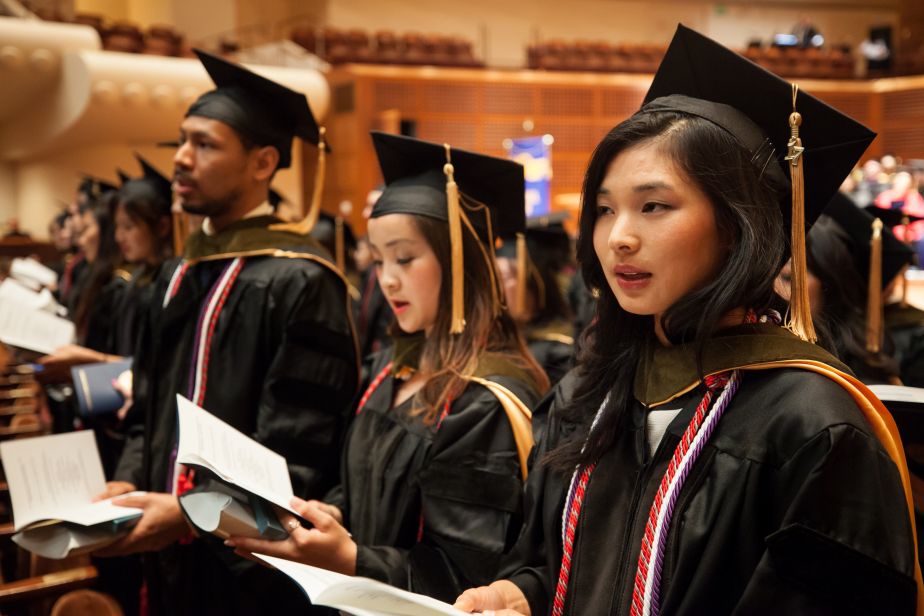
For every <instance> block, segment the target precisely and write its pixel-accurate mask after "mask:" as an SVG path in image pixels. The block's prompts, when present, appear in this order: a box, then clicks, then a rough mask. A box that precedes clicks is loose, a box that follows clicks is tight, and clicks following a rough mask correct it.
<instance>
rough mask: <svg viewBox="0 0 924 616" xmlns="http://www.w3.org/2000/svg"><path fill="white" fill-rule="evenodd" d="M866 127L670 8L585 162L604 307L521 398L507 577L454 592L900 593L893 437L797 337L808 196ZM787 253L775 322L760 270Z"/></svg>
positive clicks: (817, 606) (901, 504) (638, 601)
mask: <svg viewBox="0 0 924 616" xmlns="http://www.w3.org/2000/svg"><path fill="white" fill-rule="evenodd" d="M793 108H795V110H794V109H793ZM794 111H796V112H801V116H800V115H796V113H794ZM787 116H789V119H790V122H791V125H789V126H788V125H787ZM800 121H801V125H800ZM778 124H779V125H778ZM872 138H873V135H872V133H870V132H869V131H868V130H866V129H865V128H864V127H862V126H860V125H858V124H856V123H855V122H853V121H852V120H850V119H849V118H847V117H845V116H843V115H841V114H839V113H838V112H836V111H835V110H833V109H831V108H829V107H827V106H825V105H823V104H822V103H820V102H819V101H817V100H816V99H813V98H812V97H810V96H808V95H806V94H805V93H802V92H798V91H796V90H795V89H793V88H791V87H790V85H789V84H787V83H785V82H783V81H782V80H779V79H777V78H776V77H774V76H773V75H771V74H769V73H767V72H766V71H764V70H763V69H761V68H759V67H757V66H756V65H753V64H751V63H749V62H748V61H746V60H744V59H743V58H741V57H740V56H737V55H736V54H733V53H732V52H729V51H728V50H726V49H724V48H722V47H721V46H719V45H718V44H716V43H714V42H713V41H711V40H709V39H707V38H705V37H703V36H701V35H699V34H697V33H695V32H693V31H691V30H688V29H686V28H683V27H682V26H681V27H680V29H679V30H678V32H677V34H676V35H675V38H674V41H673V42H672V44H671V46H670V48H669V49H668V52H667V55H666V56H665V59H664V61H663V63H662V65H661V68H660V69H659V71H658V74H657V75H656V77H655V80H654V83H653V84H652V87H651V90H650V91H649V93H648V96H647V97H646V101H645V104H644V105H643V107H642V108H641V109H640V110H639V111H638V112H637V113H636V114H634V115H633V116H631V117H630V118H629V119H627V120H626V121H624V122H623V123H621V124H619V125H618V126H617V127H616V128H614V129H613V130H612V131H611V132H610V133H609V134H608V135H607V136H606V137H605V138H604V139H603V141H602V142H601V143H600V144H599V145H598V147H597V149H596V151H595V152H594V155H593V157H592V159H591V162H590V165H589V168H588V171H587V174H586V176H585V183H584V195H583V205H582V211H581V237H580V240H579V242H578V258H579V260H580V262H581V265H582V268H583V273H584V277H585V280H586V281H587V283H588V284H589V285H591V286H592V287H593V288H595V289H599V290H600V298H599V299H598V302H597V314H596V321H595V322H594V324H593V325H592V326H591V327H590V328H589V330H588V332H587V334H586V338H585V341H584V342H585V345H584V346H583V350H582V355H581V357H580V360H579V365H578V368H577V370H575V371H573V372H572V373H571V374H569V376H567V377H566V378H565V379H564V381H562V383H561V384H560V385H559V387H558V388H557V389H556V391H555V392H554V393H553V394H552V395H549V396H548V397H547V398H546V401H545V402H544V403H543V404H542V405H540V407H539V409H538V410H537V411H536V412H537V413H539V412H542V413H548V415H549V419H548V424H547V430H546V432H545V436H544V440H543V442H542V443H541V444H540V446H539V448H538V451H537V453H536V459H537V460H540V461H541V462H540V463H539V465H538V467H537V468H536V469H534V470H533V471H532V473H531V475H530V480H529V485H528V487H527V511H528V512H529V513H528V522H527V525H526V527H525V529H524V532H523V534H522V535H521V537H520V540H519V541H518V543H517V545H516V548H515V551H514V552H513V553H512V554H511V555H510V558H509V561H508V565H509V566H508V567H507V568H506V569H505V571H504V576H503V577H504V578H505V579H503V580H500V581H497V582H495V583H493V584H491V585H490V586H488V587H482V588H478V589H472V590H469V591H467V592H466V593H465V594H463V595H462V596H461V597H460V598H459V600H458V602H457V606H458V607H460V608H463V609H465V610H468V611H482V612H484V611H487V610H515V611H516V612H519V613H523V614H533V615H536V616H538V615H540V614H546V613H551V614H553V615H555V616H558V615H560V614H594V615H600V614H633V615H635V614H640V615H641V614H657V613H664V614H728V613H738V614H770V613H774V614H828V613H832V614H833V613H849V612H860V613H882V614H908V613H912V612H913V611H914V609H915V605H916V602H917V600H918V597H917V596H916V594H917V593H916V588H920V571H919V569H918V567H917V564H916V558H915V545H914V526H913V519H912V517H911V514H910V511H909V503H910V499H907V498H906V494H907V492H906V490H907V488H908V476H907V469H906V468H905V462H904V457H903V454H902V450H901V443H900V441H899V440H898V438H897V434H895V432H894V430H893V429H892V428H894V424H890V420H889V418H888V413H887V412H886V411H885V410H884V408H883V407H882V406H881V404H880V403H879V402H878V401H877V400H875V398H874V397H873V396H872V394H870V393H869V392H868V391H867V390H865V389H864V387H863V385H862V384H860V383H859V382H858V381H856V380H854V379H853V378H852V377H851V376H850V375H849V369H848V368H847V367H846V366H844V365H843V364H842V363H840V362H839V361H838V360H837V359H835V358H834V357H833V356H831V355H830V354H829V353H827V352H826V351H824V350H823V349H822V348H820V347H819V346H817V345H815V344H812V343H811V342H810V341H811V340H812V338H813V333H812V327H811V320H810V317H809V316H808V314H807V313H808V308H807V306H806V304H805V296H804V291H805V288H804V279H803V278H802V277H801V275H802V274H804V254H803V253H802V249H803V248H804V244H803V242H804V235H803V233H804V225H803V220H802V219H801V217H802V215H804V217H805V221H806V222H808V223H810V222H811V221H812V220H813V219H814V218H815V217H817V215H818V213H819V211H820V210H821V209H822V208H823V207H824V205H825V204H826V203H827V201H828V200H829V199H830V198H831V196H832V195H833V193H834V192H835V190H836V189H837V187H838V186H839V185H840V183H841V179H842V177H843V175H846V174H847V173H848V172H849V171H850V169H851V167H852V166H853V164H854V163H855V161H856V159H857V158H858V157H859V155H860V154H861V153H862V151H863V149H864V148H865V147H866V146H867V145H868V144H869V142H870V141H871V140H872ZM803 166H804V172H805V175H804V176H803V175H802V172H803ZM787 171H789V173H787ZM790 178H792V179H791V180H790ZM790 181H791V183H792V184H791V186H790ZM803 182H804V184H803ZM803 186H804V192H803V190H802V188H803ZM803 195H804V198H805V208H804V209H803V204H802V197H803ZM791 198H792V204H790V199H791ZM784 214H786V215H791V214H795V216H793V221H792V226H793V232H792V233H791V236H790V237H791V242H790V244H789V247H788V246H787V242H786V239H785V235H786V234H785V233H784V229H785V227H786V223H785V222H784ZM787 222H788V221H787ZM788 250H791V251H792V253H793V254H794V262H795V263H796V265H795V271H796V276H795V279H796V280H797V281H798V282H797V284H796V285H795V290H794V293H793V306H792V314H791V321H790V322H789V324H788V325H789V328H784V327H781V326H780V319H779V314H778V313H777V312H775V311H774V307H775V306H777V305H778V300H777V297H776V296H775V294H774V290H773V284H774V279H775V277H776V274H777V271H778V270H779V268H780V266H781V264H782V260H783V256H784V255H785V254H786V252H787V251H788ZM800 262H801V266H800ZM797 334H798V335H797Z"/></svg>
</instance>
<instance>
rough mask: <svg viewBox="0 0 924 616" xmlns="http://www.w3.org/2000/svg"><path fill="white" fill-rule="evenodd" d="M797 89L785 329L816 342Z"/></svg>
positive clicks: (791, 140) (790, 156) (790, 158)
mask: <svg viewBox="0 0 924 616" xmlns="http://www.w3.org/2000/svg"><path fill="white" fill-rule="evenodd" d="M798 94H799V86H797V85H796V84H793V86H792V110H793V111H792V113H791V114H789V129H790V137H789V143H788V144H787V147H788V152H787V155H786V160H788V161H789V175H790V178H791V180H792V228H791V229H790V231H791V236H790V240H791V241H790V243H791V248H792V265H791V268H792V292H791V297H790V299H789V316H788V319H787V323H786V327H787V328H788V329H789V330H791V331H792V332H793V333H794V334H796V335H797V336H799V337H800V338H802V339H803V340H806V341H808V342H815V341H816V340H817V339H818V337H817V336H816V334H815V326H814V324H813V323H812V306H811V303H810V301H809V296H808V269H807V267H808V266H807V265H806V257H805V185H804V183H805V169H804V166H805V161H804V160H803V159H802V154H803V152H804V151H805V148H804V147H802V139H800V138H799V126H800V125H801V124H802V115H801V114H800V113H799V112H797V111H796V96H797V95H798Z"/></svg>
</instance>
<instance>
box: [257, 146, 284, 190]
mask: <svg viewBox="0 0 924 616" xmlns="http://www.w3.org/2000/svg"><path fill="white" fill-rule="evenodd" d="M256 156H257V160H256V162H257V168H256V174H255V176H256V179H257V180H259V181H263V180H268V179H269V178H271V177H272V175H273V173H274V172H275V171H276V168H277V167H278V166H279V151H278V150H277V149H276V148H274V147H273V146H265V147H262V148H259V149H258V150H257V153H256Z"/></svg>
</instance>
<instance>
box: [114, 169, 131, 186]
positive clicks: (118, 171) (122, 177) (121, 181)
mask: <svg viewBox="0 0 924 616" xmlns="http://www.w3.org/2000/svg"><path fill="white" fill-rule="evenodd" d="M116 175H117V176H119V184H124V183H125V182H127V181H129V180H130V179H132V176H130V175H128V172H127V171H125V170H124V169H121V168H119V167H116Z"/></svg>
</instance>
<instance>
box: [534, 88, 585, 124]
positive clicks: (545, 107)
mask: <svg viewBox="0 0 924 616" xmlns="http://www.w3.org/2000/svg"><path fill="white" fill-rule="evenodd" d="M595 94H596V92H595V91H594V89H593V88H580V87H554V88H544V87H540V88H539V113H540V114H542V115H550V116H560V117H573V116H577V117H590V116H591V115H592V114H593V113H594V99H595Z"/></svg>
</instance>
